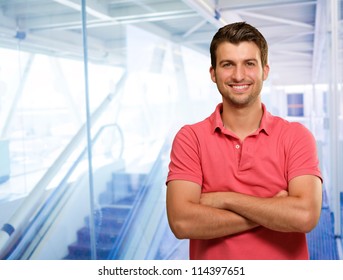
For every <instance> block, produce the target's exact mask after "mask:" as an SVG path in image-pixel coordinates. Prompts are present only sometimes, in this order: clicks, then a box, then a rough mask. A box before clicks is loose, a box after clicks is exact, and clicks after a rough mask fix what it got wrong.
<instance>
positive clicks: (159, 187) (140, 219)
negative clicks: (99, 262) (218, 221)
mask: <svg viewBox="0 0 343 280" xmlns="http://www.w3.org/2000/svg"><path fill="white" fill-rule="evenodd" d="M169 151H170V139H167V140H166V142H165V144H164V145H163V147H162V148H161V150H160V152H159V155H158V157H157V159H156V161H155V163H154V165H153V167H152V169H151V171H150V173H149V175H148V176H147V178H146V180H145V181H144V182H143V183H142V186H141V188H140V189H139V192H138V193H137V196H136V199H135V201H134V204H133V208H132V210H131V211H130V214H129V217H128V218H127V220H126V221H125V223H124V225H123V227H122V229H121V231H120V233H119V236H118V238H117V239H116V242H115V243H114V244H113V249H112V252H111V253H110V254H109V257H108V258H109V259H154V256H155V254H156V252H157V250H158V247H159V245H160V241H161V240H162V239H163V234H164V231H165V228H166V227H168V224H167V221H166V213H165V201H164V199H165V193H164V192H165V188H166V186H165V179H166V172H167V166H166V163H167V161H166V159H167V158H168V157H167V153H168V152H169Z"/></svg>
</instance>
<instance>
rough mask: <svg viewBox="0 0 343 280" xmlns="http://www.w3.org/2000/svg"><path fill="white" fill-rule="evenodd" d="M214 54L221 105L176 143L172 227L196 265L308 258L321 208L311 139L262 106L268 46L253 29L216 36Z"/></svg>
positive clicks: (170, 184) (234, 27)
mask: <svg viewBox="0 0 343 280" xmlns="http://www.w3.org/2000/svg"><path fill="white" fill-rule="evenodd" d="M210 53H211V67H210V75H211V79H212V81H213V82H214V83H216V85H217V88H218V91H219V93H220V94H221V95H222V103H220V104H218V106H217V107H216V109H215V111H214V112H213V114H212V115H211V116H209V117H208V118H206V119H205V120H203V121H201V122H199V123H196V124H192V125H185V126H184V127H182V128H181V129H180V131H179V132H178V133H177V135H176V136H175V139H174V142H173V147H172V151H171V161H170V164H169V173H168V178H167V213H168V219H169V224H170V227H171V229H172V231H173V232H174V234H175V236H176V237H177V238H181V239H184V238H188V239H190V259H308V258H309V254H308V249H307V243H306V233H307V232H309V231H311V230H312V229H313V228H314V227H315V226H316V224H317V222H318V220H319V216H320V209H321V203H322V178H321V173H320V170H319V167H318V158H317V152H316V144H315V139H314V137H313V136H312V134H311V133H310V132H309V130H308V129H306V128H305V127H304V126H302V125H301V124H299V123H290V122H288V121H286V120H284V119H282V118H279V117H276V116H273V115H271V114H270V113H269V112H268V111H267V109H266V107H265V106H264V104H262V102H261V95H260V94H261V90H262V86H263V82H264V81H265V80H266V79H267V77H268V73H269V65H268V45H267V42H266V40H265V38H264V37H263V35H262V34H261V33H260V32H259V31H258V30H257V29H256V28H255V27H253V26H251V25H249V24H247V23H245V22H239V23H234V24H230V25H227V26H224V27H222V28H220V29H219V30H218V32H217V33H216V34H215V36H214V37H213V39H212V42H211V47H210Z"/></svg>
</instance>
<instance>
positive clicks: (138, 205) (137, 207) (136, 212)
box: [108, 138, 170, 259]
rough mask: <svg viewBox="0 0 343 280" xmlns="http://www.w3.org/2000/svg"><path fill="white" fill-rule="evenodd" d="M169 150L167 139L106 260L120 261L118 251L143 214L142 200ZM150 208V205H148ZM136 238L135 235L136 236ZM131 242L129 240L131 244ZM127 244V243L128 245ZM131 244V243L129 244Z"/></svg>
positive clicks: (168, 140)
mask: <svg viewBox="0 0 343 280" xmlns="http://www.w3.org/2000/svg"><path fill="white" fill-rule="evenodd" d="M169 149H170V139H169V138H167V140H166V141H165V142H164V144H163V146H162V148H161V150H160V152H159V154H158V156H157V159H156V161H155V163H154V165H153V166H152V168H151V171H150V172H149V175H148V176H147V178H146V179H145V180H144V182H143V184H142V187H141V188H140V189H139V191H138V193H137V195H136V198H135V200H134V203H133V208H132V209H131V210H130V213H129V215H128V218H127V219H126V221H125V222H124V224H123V226H122V228H121V230H120V232H119V235H118V238H117V239H116V241H115V242H114V244H113V246H112V248H113V249H112V251H111V253H110V254H109V256H108V259H120V251H121V250H123V248H122V247H123V246H125V244H124V242H125V239H128V238H130V237H129V235H130V234H129V232H130V229H131V227H132V226H133V224H134V222H135V220H136V219H140V218H139V217H141V215H142V213H144V209H143V207H142V205H143V203H144V200H145V199H146V198H147V197H146V196H147V195H148V192H149V190H151V183H152V181H153V180H154V179H156V177H155V176H156V174H157V172H158V171H159V169H160V168H161V165H162V163H163V162H164V160H165V159H164V157H165V154H166V152H167V151H168V150H169ZM150 207H151V205H150ZM136 236H137V235H136ZM131 241H132V240H130V242H131ZM130 242H128V243H130ZM130 244H131V243H130Z"/></svg>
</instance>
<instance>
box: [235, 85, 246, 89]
mask: <svg viewBox="0 0 343 280" xmlns="http://www.w3.org/2000/svg"><path fill="white" fill-rule="evenodd" d="M247 87H248V85H244V86H233V88H235V89H245V88H247Z"/></svg>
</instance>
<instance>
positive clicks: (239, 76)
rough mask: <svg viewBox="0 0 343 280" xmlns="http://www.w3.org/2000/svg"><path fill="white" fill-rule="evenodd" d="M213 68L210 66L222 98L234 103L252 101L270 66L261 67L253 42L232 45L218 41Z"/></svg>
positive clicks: (257, 95)
mask: <svg viewBox="0 0 343 280" xmlns="http://www.w3.org/2000/svg"><path fill="white" fill-rule="evenodd" d="M216 55H217V61H216V69H214V68H213V67H211V68H210V73H211V79H212V81H213V82H215V83H216V84H217V88H218V90H219V92H220V93H221V95H222V96H223V101H224V102H227V103H229V104H230V105H232V106H235V107H245V106H248V105H250V104H252V103H253V102H254V101H255V100H256V99H257V98H258V97H259V95H260V92H261V90H262V85H263V81H264V80H266V79H267V77H268V73H269V66H268V65H265V66H264V67H262V63H261V54H260V50H259V48H258V47H257V45H256V44H255V43H253V42H242V43H240V44H238V45H234V44H231V43H228V42H224V43H221V44H220V45H219V46H218V48H217V51H216Z"/></svg>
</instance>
